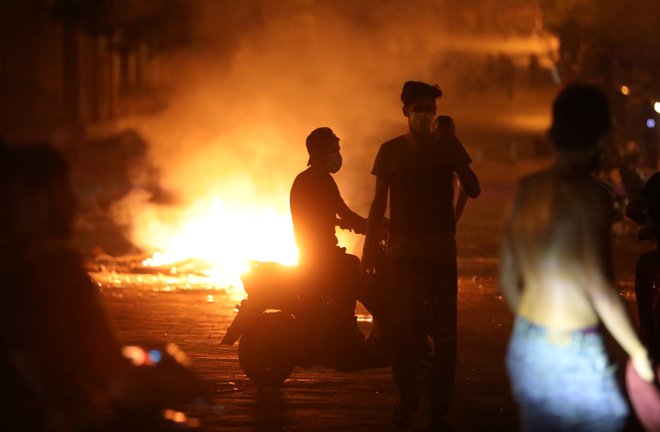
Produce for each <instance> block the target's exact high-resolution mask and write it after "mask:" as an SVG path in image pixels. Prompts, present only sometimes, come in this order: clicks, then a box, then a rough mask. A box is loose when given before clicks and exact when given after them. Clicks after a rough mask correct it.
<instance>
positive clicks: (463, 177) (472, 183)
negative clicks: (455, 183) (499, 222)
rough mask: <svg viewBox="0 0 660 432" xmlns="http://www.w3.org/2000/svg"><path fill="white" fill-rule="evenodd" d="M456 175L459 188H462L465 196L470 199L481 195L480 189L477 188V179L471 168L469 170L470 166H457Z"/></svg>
mask: <svg viewBox="0 0 660 432" xmlns="http://www.w3.org/2000/svg"><path fill="white" fill-rule="evenodd" d="M456 174H457V175H458V179H459V181H460V182H461V188H463V190H464V191H465V193H466V194H467V196H469V197H470V198H476V197H478V196H479V194H480V193H481V187H480V186H479V179H478V178H477V175H476V174H475V173H474V171H472V168H470V165H467V164H464V165H459V166H458V167H457V168H456Z"/></svg>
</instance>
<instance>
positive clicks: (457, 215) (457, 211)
mask: <svg viewBox="0 0 660 432" xmlns="http://www.w3.org/2000/svg"><path fill="white" fill-rule="evenodd" d="M456 191H457V193H458V197H457V198H456V208H454V220H455V221H456V222H458V221H459V220H460V219H461V216H462V215H463V210H465V205H466V204H467V199H468V196H467V194H466V193H465V191H464V190H463V188H462V187H461V182H460V181H459V180H458V178H456Z"/></svg>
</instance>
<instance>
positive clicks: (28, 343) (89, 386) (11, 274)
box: [0, 144, 128, 431]
mask: <svg viewBox="0 0 660 432" xmlns="http://www.w3.org/2000/svg"><path fill="white" fill-rule="evenodd" d="M5 156H6V159H5V166H6V168H7V170H6V171H3V174H4V176H3V180H4V181H3V193H5V194H6V197H5V198H6V199H5V202H4V203H3V205H6V206H7V208H8V209H9V210H8V211H6V212H4V213H3V216H4V218H5V219H6V220H3V223H4V224H3V230H4V232H3V239H2V240H3V257H2V262H1V264H0V265H1V266H2V269H1V271H0V278H1V279H2V283H1V284H0V286H1V287H2V291H1V293H0V295H1V296H2V299H1V301H0V320H1V325H0V332H1V333H0V336H1V340H2V343H3V362H4V363H5V364H4V366H5V367H3V374H5V376H3V379H2V386H0V387H1V390H0V392H1V393H2V397H1V399H2V403H0V410H1V411H2V412H1V413H0V425H1V426H2V427H0V429H2V430H37V431H38V430H53V431H55V430H76V431H77V430H96V429H98V428H100V427H101V424H102V423H103V421H104V419H103V414H104V409H103V407H104V406H106V407H107V403H108V402H109V400H110V387H111V385H112V384H113V382H114V379H115V378H116V377H118V376H119V374H120V373H121V371H123V370H125V368H126V367H128V365H127V363H126V361H125V360H124V359H123V357H122V356H121V353H120V348H119V346H118V344H117V342H116V340H115V338H114V336H113V334H112V332H111V330H110V327H109V325H108V322H107V321H106V319H105V315H104V311H103V307H102V304H101V299H100V296H99V294H98V292H97V289H96V287H95V286H94V284H93V283H92V281H91V280H90V279H89V277H88V275H87V273H86V272H85V270H84V269H83V266H82V263H81V259H80V257H79V256H78V254H77V253H76V252H74V251H73V250H72V249H71V248H70V247H69V246H68V244H67V242H68V240H69V235H70V233H71V226H72V222H73V217H74V215H75V199H74V196H73V193H72V190H71V187H70V185H69V179H68V167H67V165H66V163H65V161H64V159H63V158H62V157H61V156H60V154H59V153H57V152H56V151H55V150H53V149H52V148H50V147H48V146H46V145H41V144H36V145H29V146H24V147H20V148H15V149H12V150H10V151H9V152H7V153H6V155H5Z"/></svg>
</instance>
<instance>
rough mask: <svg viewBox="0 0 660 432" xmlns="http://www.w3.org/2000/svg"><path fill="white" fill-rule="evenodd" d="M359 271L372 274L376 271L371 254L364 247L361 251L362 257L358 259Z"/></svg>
mask: <svg viewBox="0 0 660 432" xmlns="http://www.w3.org/2000/svg"><path fill="white" fill-rule="evenodd" d="M360 271H361V272H362V273H364V274H373V273H374V272H375V271H376V266H375V264H374V262H373V254H372V253H371V251H370V250H369V249H368V248H366V247H365V248H364V251H363V252H362V259H361V260H360Z"/></svg>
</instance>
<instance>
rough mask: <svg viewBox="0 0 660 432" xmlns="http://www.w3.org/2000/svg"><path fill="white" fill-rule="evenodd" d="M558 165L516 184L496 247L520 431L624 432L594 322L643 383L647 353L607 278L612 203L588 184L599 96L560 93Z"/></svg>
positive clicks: (589, 89)
mask: <svg viewBox="0 0 660 432" xmlns="http://www.w3.org/2000/svg"><path fill="white" fill-rule="evenodd" d="M552 117H553V119H552V126H551V128H550V139H551V140H552V142H553V144H554V146H555V149H556V156H555V161H554V163H553V165H552V166H550V167H549V168H547V169H545V170H543V171H541V172H539V173H536V174H534V175H531V176H529V177H526V178H524V179H522V180H521V181H520V182H519V185H518V190H517V192H516V195H515V198H514V201H513V205H512V209H511V212H510V215H509V217H508V220H507V223H506V227H505V230H504V235H503V239H502V255H501V263H500V265H501V268H500V271H501V274H500V285H501V289H502V293H503V294H504V297H505V299H506V301H507V303H508V305H509V307H510V308H511V310H512V311H513V312H514V314H515V316H516V318H515V322H514V326H513V334H512V336H511V340H510V343H509V347H508V352H507V358H506V363H507V368H508V371H509V376H510V379H511V386H512V390H513V395H514V397H515V400H516V401H517V403H518V407H519V409H520V419H521V423H522V429H523V430H533V431H544V430H553V431H559V430H562V431H577V430H594V431H595V430H597V431H616V430H622V429H623V428H624V424H625V422H626V417H627V415H628V406H627V404H626V401H625V399H624V397H623V395H622V393H621V390H620V389H619V387H618V386H617V381H616V377H615V369H614V368H613V367H612V363H611V360H610V359H609V356H608V353H607V350H606V346H605V343H604V341H603V329H602V327H601V323H602V324H604V325H605V327H607V329H608V330H609V332H610V333H611V334H612V336H613V337H614V339H616V341H617V342H618V343H619V344H620V345H621V346H622V348H623V349H624V350H625V352H626V353H628V355H630V357H631V359H632V361H633V364H634V366H635V368H636V370H637V372H638V373H639V375H640V376H642V377H643V378H644V379H645V380H647V381H650V380H651V379H652V378H653V372H652V369H651V364H650V362H649V358H648V355H647V351H646V349H645V348H644V346H643V345H642V344H641V342H640V341H639V339H638V338H637V335H636V334H635V330H634V328H633V326H632V325H631V323H630V320H629V317H628V315H627V311H626V307H625V305H624V304H623V301H622V300H621V298H620V297H619V294H618V291H617V288H616V287H615V286H614V285H613V284H612V282H611V277H610V269H611V265H610V264H611V263H610V252H611V250H610V247H611V241H610V229H611V225H612V218H613V203H612V198H611V196H610V195H609V194H608V193H607V191H606V190H605V189H604V188H603V187H602V186H601V185H600V184H599V183H598V182H597V180H596V179H594V178H593V177H592V176H591V175H590V172H592V171H593V170H594V169H595V168H596V167H597V165H598V161H599V160H600V155H601V152H602V145H603V144H602V143H603V141H604V137H605V136H606V134H607V133H608V130H609V128H610V111H609V105H608V101H607V98H606V96H605V94H604V93H603V92H602V91H601V90H599V89H598V88H597V87H594V86H591V85H585V84H572V85H568V86H566V87H565V88H564V89H563V90H562V91H561V92H560V93H559V95H558V96H557V98H556V99H555V102H554V104H553V107H552Z"/></svg>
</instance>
